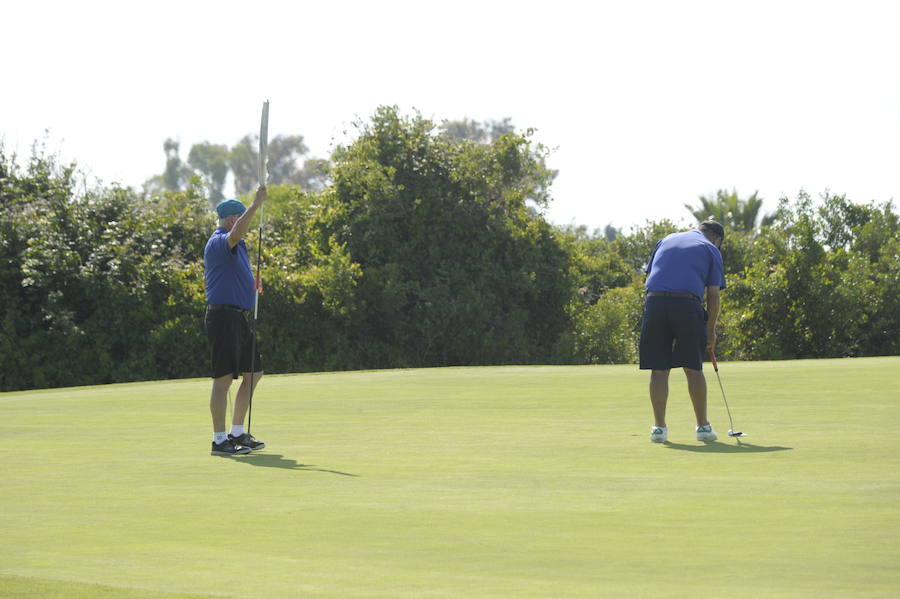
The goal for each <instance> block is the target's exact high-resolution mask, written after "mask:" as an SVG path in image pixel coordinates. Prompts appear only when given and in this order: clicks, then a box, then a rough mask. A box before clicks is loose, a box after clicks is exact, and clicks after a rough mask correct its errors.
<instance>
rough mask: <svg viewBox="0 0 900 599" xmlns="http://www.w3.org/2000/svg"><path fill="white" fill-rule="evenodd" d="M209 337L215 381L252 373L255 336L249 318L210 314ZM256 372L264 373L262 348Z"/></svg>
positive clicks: (235, 312)
mask: <svg viewBox="0 0 900 599" xmlns="http://www.w3.org/2000/svg"><path fill="white" fill-rule="evenodd" d="M205 324H206V336H207V337H208V338H209V357H210V366H211V369H212V377H213V378H216V379H217V378H219V377H222V376H225V375H226V374H231V375H232V376H233V377H234V378H238V375H240V374H242V373H244V372H251V354H252V353H253V349H254V348H253V345H254V344H253V332H252V331H251V330H250V323H248V322H247V317H246V316H245V314H244V312H242V311H240V310H231V309H223V310H209V309H207V310H206V319H205ZM255 353H256V356H255V358H254V360H253V365H254V366H255V368H253V370H252V372H262V360H261V359H260V357H259V347H258V346H257V348H256V352H255Z"/></svg>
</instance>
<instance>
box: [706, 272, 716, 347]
mask: <svg viewBox="0 0 900 599" xmlns="http://www.w3.org/2000/svg"><path fill="white" fill-rule="evenodd" d="M706 313H707V319H706V350H707V351H712V350H713V349H715V347H716V320H718V318H719V286H718V285H712V286H710V287H707V288H706Z"/></svg>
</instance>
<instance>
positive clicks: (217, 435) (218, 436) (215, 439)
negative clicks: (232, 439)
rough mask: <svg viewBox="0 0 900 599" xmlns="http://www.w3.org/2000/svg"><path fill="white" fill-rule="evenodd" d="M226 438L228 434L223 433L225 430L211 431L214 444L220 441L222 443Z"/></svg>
mask: <svg viewBox="0 0 900 599" xmlns="http://www.w3.org/2000/svg"><path fill="white" fill-rule="evenodd" d="M227 439H228V435H226V434H225V431H222V432H221V433H213V443H215V444H216V445H218V444H220V443H224V442H225V441H226V440H227Z"/></svg>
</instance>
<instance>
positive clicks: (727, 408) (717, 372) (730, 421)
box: [709, 350, 734, 431]
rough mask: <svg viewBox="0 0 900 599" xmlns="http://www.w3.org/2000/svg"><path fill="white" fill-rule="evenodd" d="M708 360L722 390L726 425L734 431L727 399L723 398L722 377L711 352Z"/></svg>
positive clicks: (710, 351) (723, 396)
mask: <svg viewBox="0 0 900 599" xmlns="http://www.w3.org/2000/svg"><path fill="white" fill-rule="evenodd" d="M709 359H710V360H711V361H712V365H713V370H715V371H716V380H718V381H719V389H721V390H722V401H724V402H725V412H726V413H727V414H728V424H729V425H730V426H731V428H730V429H729V430H731V431H733V430H734V421H732V419H731V409H730V408H729V407H728V399H727V398H726V397H725V387H723V386H722V377H721V376H719V364H718V362H716V354H714V353H713V350H709Z"/></svg>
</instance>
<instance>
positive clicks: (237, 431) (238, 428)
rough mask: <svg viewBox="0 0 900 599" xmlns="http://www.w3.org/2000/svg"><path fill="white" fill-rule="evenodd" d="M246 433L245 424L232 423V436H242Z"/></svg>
mask: <svg viewBox="0 0 900 599" xmlns="http://www.w3.org/2000/svg"><path fill="white" fill-rule="evenodd" d="M243 434H244V425H243V424H232V425H231V436H232V437H240V436H241V435H243Z"/></svg>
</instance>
